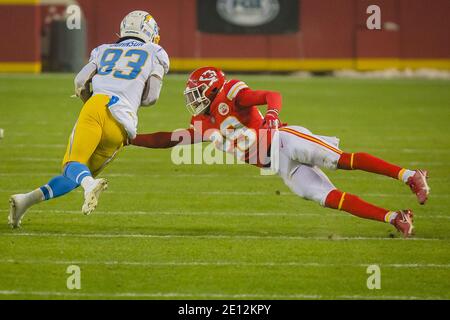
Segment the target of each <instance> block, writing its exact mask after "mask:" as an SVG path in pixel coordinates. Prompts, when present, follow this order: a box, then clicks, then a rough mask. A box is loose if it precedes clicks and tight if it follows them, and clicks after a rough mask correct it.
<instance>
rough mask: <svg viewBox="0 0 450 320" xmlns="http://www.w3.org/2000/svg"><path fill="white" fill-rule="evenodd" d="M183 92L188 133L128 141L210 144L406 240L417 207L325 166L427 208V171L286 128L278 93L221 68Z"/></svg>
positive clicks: (198, 76) (202, 74) (206, 70)
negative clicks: (347, 188) (375, 178)
mask: <svg viewBox="0 0 450 320" xmlns="http://www.w3.org/2000/svg"><path fill="white" fill-rule="evenodd" d="M184 95H185V98H186V106H187V108H188V110H189V111H190V112H191V113H192V115H193V117H192V120H191V127H190V128H189V129H185V130H182V131H174V132H156V133H150V134H140V135H137V137H136V138H135V139H134V140H132V141H130V144H133V145H136V146H142V147H148V148H170V147H173V146H175V145H179V144H192V143H199V142H203V141H211V142H212V143H214V144H215V146H216V147H217V148H219V149H220V150H222V151H225V152H230V153H233V154H235V155H236V156H237V157H238V158H241V159H242V160H244V161H245V162H247V163H250V164H253V165H256V166H259V167H270V168H271V169H272V170H273V171H275V172H276V173H277V174H278V175H279V176H280V177H281V178H282V179H283V181H284V182H285V184H286V185H287V186H288V187H289V188H290V189H291V190H292V191H293V192H294V193H295V194H297V195H299V196H300V197H302V198H304V199H308V200H313V201H315V202H317V203H319V204H321V205H322V206H325V207H328V208H333V209H338V210H344V211H346V212H349V213H351V214H353V215H355V216H358V217H361V218H366V219H373V220H378V221H382V222H387V223H391V224H392V225H394V226H395V228H396V229H397V230H398V231H399V232H401V233H402V234H403V236H404V237H408V236H410V235H411V234H412V233H413V228H414V227H413V213H412V211H411V210H409V209H406V210H397V211H391V210H387V209H384V208H380V207H377V206H375V205H373V204H370V203H368V202H365V201H364V200H362V199H360V198H359V197H357V196H355V195H352V194H349V193H346V192H342V191H341V190H338V189H337V188H336V187H335V186H334V185H333V184H332V183H331V181H330V180H329V179H328V178H327V176H326V175H325V174H324V173H323V171H322V170H321V169H320V168H328V169H344V170H364V171H367V172H372V173H375V174H381V175H385V176H388V177H392V178H394V179H398V180H401V181H403V182H404V183H406V184H407V185H408V186H409V187H410V188H411V190H412V192H413V193H415V194H416V196H417V199H418V201H419V203H420V204H424V203H425V201H426V200H427V198H428V194H429V191H430V188H429V187H428V184H427V175H428V174H427V171H425V170H408V169H405V168H402V167H399V166H396V165H394V164H391V163H388V162H386V161H384V160H382V159H379V158H376V157H374V156H372V155H370V154H367V153H346V152H343V151H342V150H340V149H339V146H338V144H339V139H337V138H336V137H327V136H320V135H316V134H313V133H311V131H309V130H308V129H306V128H304V127H300V126H288V125H285V124H281V123H280V120H279V117H278V115H279V113H280V110H281V105H282V99H281V95H280V94H279V93H278V92H274V91H265V90H252V89H250V88H249V87H248V86H247V85H246V84H245V83H244V82H242V81H239V80H228V81H227V80H226V79H225V75H224V73H223V72H222V71H221V70H220V69H218V68H215V67H203V68H199V69H197V70H195V71H194V72H192V73H191V75H190V76H189V79H188V81H187V84H186V89H185V91H184ZM259 105H267V111H266V113H265V116H263V115H262V114H261V113H260V111H259V110H258V108H257V107H256V106H259ZM186 137H187V138H186Z"/></svg>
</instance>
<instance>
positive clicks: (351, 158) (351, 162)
mask: <svg viewBox="0 0 450 320" xmlns="http://www.w3.org/2000/svg"><path fill="white" fill-rule="evenodd" d="M354 156H355V154H354V153H352V155H351V156H350V168H351V169H353V157H354Z"/></svg>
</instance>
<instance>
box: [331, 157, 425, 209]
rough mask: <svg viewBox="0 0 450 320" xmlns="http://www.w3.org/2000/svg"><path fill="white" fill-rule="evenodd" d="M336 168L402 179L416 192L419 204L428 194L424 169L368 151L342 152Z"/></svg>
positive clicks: (422, 202)
mask: <svg viewBox="0 0 450 320" xmlns="http://www.w3.org/2000/svg"><path fill="white" fill-rule="evenodd" d="M337 168H338V169H344V170H363V171H366V172H372V173H376V174H380V175H384V176H387V177H391V178H394V179H398V180H400V181H403V182H404V183H406V184H407V185H408V186H409V187H410V189H411V191H412V192H413V193H414V194H416V196H417V200H418V201H419V203H420V204H424V203H425V202H426V201H427V199H428V194H429V193H430V187H429V186H428V183H427V177H428V172H427V171H426V170H409V169H405V168H402V167H399V166H397V165H395V164H392V163H389V162H386V161H384V160H382V159H380V158H377V157H374V156H372V155H370V154H368V153H363V152H358V153H345V152H344V153H342V154H341V156H340V158H339V161H338V164H337Z"/></svg>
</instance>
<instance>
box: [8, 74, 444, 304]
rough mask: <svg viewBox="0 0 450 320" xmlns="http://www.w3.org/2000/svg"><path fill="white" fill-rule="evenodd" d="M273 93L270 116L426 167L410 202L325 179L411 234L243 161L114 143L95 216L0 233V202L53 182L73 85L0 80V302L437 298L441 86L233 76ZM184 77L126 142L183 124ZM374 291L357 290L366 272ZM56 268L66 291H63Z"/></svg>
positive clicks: (384, 190) (349, 180)
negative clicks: (314, 197)
mask: <svg viewBox="0 0 450 320" xmlns="http://www.w3.org/2000/svg"><path fill="white" fill-rule="evenodd" d="M239 78H240V79H241V80H244V81H246V82H247V83H248V84H249V85H250V86H251V87H253V88H261V89H273V90H279V91H281V93H282V94H283V99H284V109H283V112H282V118H283V120H285V121H287V122H289V123H290V124H298V125H302V126H305V127H307V128H309V129H310V130H312V131H313V132H315V133H317V134H323V135H335V136H338V137H340V138H341V148H343V149H344V150H347V151H366V152H370V153H373V154H375V155H378V156H381V157H383V158H385V159H387V160H389V161H391V162H394V163H398V164H400V165H402V166H405V167H410V168H426V169H429V170H430V186H431V188H432V195H431V198H430V200H429V202H428V203H427V204H426V205H425V206H419V205H418V204H417V202H416V200H415V197H414V196H413V195H412V194H411V192H410V191H409V189H408V188H407V187H406V186H404V185H402V184H401V183H400V182H398V181H395V180H392V179H389V178H385V177H379V176H374V175H370V174H368V173H364V172H356V171H353V172H348V171H340V172H339V171H338V172H327V173H329V176H330V178H331V179H332V181H333V182H334V183H335V184H336V186H337V187H339V188H340V189H342V190H345V191H348V192H351V193H355V194H358V195H360V196H361V197H363V198H364V199H366V200H369V201H372V202H374V203H376V204H378V205H381V206H384V207H387V208H392V209H402V208H411V209H413V210H414V211H415V215H416V219H415V221H416V223H415V227H416V236H415V238H413V239H408V240H404V239H402V238H400V237H399V236H398V234H397V233H395V232H394V229H393V227H392V226H390V225H388V224H382V223H378V222H374V221H368V220H362V219H358V218H356V217H353V216H351V215H349V214H347V213H344V212H337V211H333V210H330V209H324V208H321V207H319V206H318V205H316V204H315V203H312V202H308V201H305V200H302V199H300V198H298V197H296V196H295V195H293V194H291V193H290V191H289V190H288V188H287V187H286V186H285V185H284V184H283V182H282V181H281V179H279V178H277V177H275V176H261V175H260V174H259V170H258V169H257V168H254V167H251V166H246V165H228V166H226V165H214V166H211V165H184V166H176V165H174V164H172V163H171V161H170V152H171V151H170V150H150V149H138V148H135V147H127V148H126V149H125V150H124V151H123V152H122V153H121V154H120V156H119V158H118V159H117V160H116V161H115V162H114V163H113V164H112V165H110V166H109V167H108V168H107V169H106V170H105V171H104V173H103V174H102V176H103V177H106V178H108V179H109V189H108V190H107V192H106V193H105V194H104V195H103V196H102V199H101V203H100V205H99V207H98V209H97V211H96V212H94V213H93V214H92V215H90V216H84V215H82V214H81V205H82V193H81V191H76V192H73V193H72V194H69V195H68V196H65V197H62V198H59V199H56V200H53V201H50V202H47V203H42V204H40V205H38V206H36V207H34V208H33V209H31V210H30V211H29V212H28V214H27V215H26V217H25V218H24V220H23V226H22V228H21V229H19V230H11V229H10V228H9V227H8V225H7V215H8V198H9V196H10V195H11V194H13V193H18V192H25V191H29V190H31V189H34V188H36V187H38V186H41V185H42V184H44V183H46V182H47V181H48V180H49V178H51V177H52V176H54V175H56V174H58V173H59V172H60V161H61V158H62V156H63V154H64V151H65V145H66V142H67V138H68V136H69V134H70V132H71V129H72V127H73V125H74V123H75V121H76V118H77V114H78V112H79V110H80V107H81V102H80V101H78V100H76V99H71V98H69V96H70V95H71V94H72V90H73V89H72V79H73V76H72V75H41V76H25V75H2V76H0V96H1V104H0V128H3V129H5V138H4V139H3V140H0V221H1V223H0V299H47V298H50V299H55V298H56V299H61V298H64V299H95V298H101V299H110V298H116V299H117V298H130V299H135V298H144V299H304V298H306V299H308V298H312V299H317V298H319V299H358V298H363V299H377V298H379V299H415V298H416V299H449V298H450V213H449V210H448V208H449V206H450V198H449V183H450V169H449V163H450V140H449V138H450V127H449V124H450V82H449V81H437V80H436V81H434V80H433V81H431V80H429V81H427V80H350V79H334V78H312V79H301V78H293V77H285V76H247V75H246V76H240V77H239ZM184 81H185V77H184V76H177V75H174V76H169V77H168V78H167V79H166V81H165V85H164V89H163V93H162V95H161V98H160V101H159V102H158V105H157V106H156V107H154V108H153V107H152V108H150V109H142V111H141V113H140V126H139V129H140V132H151V131H158V130H171V129H175V128H183V127H186V126H187V124H188V123H189V114H188V112H187V110H185V108H184V99H183V95H182V91H183V89H184ZM371 264H376V265H379V266H380V268H381V289H380V290H369V289H368V288H367V286H366V281H367V278H368V276H369V275H368V274H367V273H366V268H367V266H368V265H371ZM69 265H78V266H79V267H80V268H81V286H82V288H81V290H68V289H67V287H66V280H67V277H68V276H69V274H67V273H66V269H67V267H68V266H69Z"/></svg>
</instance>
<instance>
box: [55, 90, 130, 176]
mask: <svg viewBox="0 0 450 320" xmlns="http://www.w3.org/2000/svg"><path fill="white" fill-rule="evenodd" d="M109 100H110V98H109V97H108V96H106V95H102V94H98V95H95V96H92V97H91V98H90V99H89V100H88V101H87V102H86V103H85V105H84V106H83V109H81V112H80V115H79V117H78V121H77V122H76V124H75V127H74V128H73V131H72V134H71V136H70V138H69V143H68V145H67V150H66V154H65V156H64V160H63V163H62V164H63V166H64V165H65V164H66V163H67V162H71V161H76V162H80V163H82V164H85V165H86V166H87V167H88V168H89V170H91V173H92V175H93V176H94V177H95V176H97V175H98V174H99V173H100V172H101V171H102V170H103V169H104V168H105V167H106V165H107V164H108V163H110V162H111V161H112V160H113V159H114V157H115V156H116V154H117V153H118V152H119V151H120V149H121V148H122V147H123V145H124V142H125V141H126V139H127V134H126V131H125V129H124V128H123V126H122V125H121V124H120V123H119V122H117V120H116V119H114V118H113V116H112V115H111V112H110V111H109V109H108V107H107V104H108V103H109Z"/></svg>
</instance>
